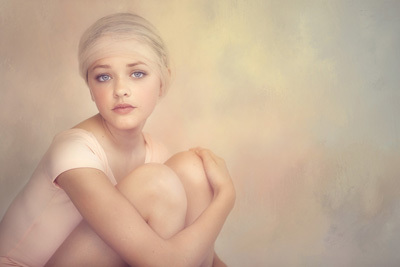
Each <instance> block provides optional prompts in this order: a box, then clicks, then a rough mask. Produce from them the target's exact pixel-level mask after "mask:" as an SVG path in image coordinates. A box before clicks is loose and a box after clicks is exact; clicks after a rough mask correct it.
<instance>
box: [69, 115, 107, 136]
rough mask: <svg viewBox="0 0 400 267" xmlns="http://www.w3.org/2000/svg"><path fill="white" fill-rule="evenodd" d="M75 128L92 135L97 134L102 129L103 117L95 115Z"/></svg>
mask: <svg viewBox="0 0 400 267" xmlns="http://www.w3.org/2000/svg"><path fill="white" fill-rule="evenodd" d="M73 128H77V129H83V130H86V131H88V132H91V133H96V132H98V131H99V130H100V129H101V117H100V115H99V114H97V115H94V116H92V117H90V118H88V119H86V120H84V121H82V122H80V123H78V124H77V125H75V126H74V127H73Z"/></svg>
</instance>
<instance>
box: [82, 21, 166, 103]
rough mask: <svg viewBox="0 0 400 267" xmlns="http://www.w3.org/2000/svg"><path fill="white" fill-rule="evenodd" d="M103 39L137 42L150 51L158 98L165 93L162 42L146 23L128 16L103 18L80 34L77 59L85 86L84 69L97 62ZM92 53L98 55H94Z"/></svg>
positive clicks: (164, 60) (113, 41) (164, 64)
mask: <svg viewBox="0 0 400 267" xmlns="http://www.w3.org/2000/svg"><path fill="white" fill-rule="evenodd" d="M104 38H108V40H111V43H112V44H118V43H120V42H123V41H138V42H140V43H141V44H144V45H146V46H147V47H148V48H150V51H151V52H152V54H154V63H155V64H156V66H157V68H158V70H157V71H158V72H159V75H160V79H161V83H162V89H161V90H162V91H161V95H162V96H163V95H165V94H166V91H167V89H168V86H169V82H170V73H169V69H170V66H169V58H168V53H167V50H166V47H165V45H164V42H163V40H162V39H161V37H160V35H159V34H158V32H157V30H156V29H155V28H154V26H153V25H152V24H150V22H148V21H147V20H145V19H144V18H142V17H140V16H138V15H134V14H130V13H117V14H113V15H109V16H106V17H103V18H101V19H99V20H97V21H96V22H95V23H94V24H93V25H92V26H90V27H89V28H88V29H87V30H86V31H85V32H84V33H83V35H82V37H81V39H80V42H79V53H78V60H79V71H80V74H81V76H82V77H83V79H85V81H86V83H87V82H88V77H87V74H88V68H89V67H90V66H91V65H92V64H93V63H94V62H95V61H96V60H98V59H100V58H99V54H100V55H101V54H102V52H103V50H104V49H105V47H104V46H101V45H99V43H100V42H99V41H100V40H104ZM109 44H110V42H109ZM133 44H134V43H133ZM96 51H97V52H99V51H100V53H97V54H96Z"/></svg>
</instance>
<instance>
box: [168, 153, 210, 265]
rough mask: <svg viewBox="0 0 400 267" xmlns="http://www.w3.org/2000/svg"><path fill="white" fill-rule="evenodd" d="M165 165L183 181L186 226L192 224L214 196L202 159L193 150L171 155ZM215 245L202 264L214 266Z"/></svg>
mask: <svg viewBox="0 0 400 267" xmlns="http://www.w3.org/2000/svg"><path fill="white" fill-rule="evenodd" d="M165 165H167V166H169V167H170V168H171V169H173V170H174V171H175V172H176V173H177V174H178V176H179V178H180V179H181V181H182V184H183V186H184V188H185V191H186V198H187V213H186V223H185V225H186V226H189V225H190V224H192V223H193V222H194V221H195V220H196V219H197V218H198V217H199V216H200V214H201V213H202V212H203V211H204V210H205V209H206V208H207V206H208V205H209V204H210V202H211V200H212V198H213V192H212V188H211V186H210V185H209V183H208V179H207V177H206V174H205V172H204V168H203V163H202V161H201V159H200V158H199V157H198V156H197V155H196V154H195V153H193V152H191V151H185V152H181V153H178V154H176V155H174V156H173V157H171V158H170V159H169V160H168V161H167V162H166V163H165ZM213 257H214V247H212V248H210V252H209V253H208V255H207V256H205V259H204V262H203V263H202V265H201V266H212V265H213Z"/></svg>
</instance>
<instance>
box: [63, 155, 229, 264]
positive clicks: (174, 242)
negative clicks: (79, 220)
mask: <svg viewBox="0 0 400 267" xmlns="http://www.w3.org/2000/svg"><path fill="white" fill-rule="evenodd" d="M196 154H197V155H198V156H199V157H200V159H201V162H202V163H203V167H204V171H205V174H206V176H207V178H208V181H209V183H210V185H211V187H212V189H213V199H212V201H211V203H210V205H209V206H208V207H207V208H206V209H205V210H204V212H203V213H202V214H201V215H200V216H199V217H198V218H197V219H196V220H195V221H194V222H193V223H191V224H190V225H189V226H187V227H186V228H184V229H183V230H181V231H179V232H178V233H176V234H175V235H173V236H172V237H170V238H162V237H160V236H159V235H158V234H157V233H155V231H154V230H153V229H152V228H151V227H150V225H149V224H148V222H146V220H145V219H144V218H143V216H142V215H141V214H140V213H139V211H138V210H137V209H136V208H135V207H134V206H133V205H132V203H131V202H130V201H129V200H128V199H127V198H126V197H125V196H124V195H123V194H121V192H120V191H119V190H118V189H117V188H115V187H114V186H112V185H111V183H110V182H109V181H108V179H107V177H106V176H105V175H104V174H103V173H102V172H100V171H97V170H95V169H76V170H71V171H68V172H65V173H63V174H62V175H60V176H59V177H58V178H57V182H58V184H59V185H60V186H61V187H62V188H63V189H64V190H65V192H66V193H67V194H68V195H69V197H70V198H71V200H72V202H73V203H74V205H75V206H76V207H77V209H78V210H79V212H80V213H81V214H82V216H83V218H84V219H85V221H86V222H87V223H88V225H89V226H90V227H91V229H93V230H94V232H95V233H96V234H97V235H98V236H99V237H100V238H101V239H102V240H103V241H104V242H105V243H106V244H107V245H108V246H110V247H111V248H112V249H113V250H114V251H115V252H116V253H117V254H118V255H119V256H120V257H122V259H123V260H124V261H125V262H126V263H128V264H129V265H134V266H196V265H199V264H200V263H201V262H202V260H203V259H204V255H206V254H207V252H208V251H209V250H210V247H212V246H213V243H214V242H215V240H216V238H217V236H218V234H219V232H220V230H221V228H222V226H223V224H224V222H225V220H226V218H227V216H228V214H229V212H230V211H231V209H232V207H233V204H234V200H235V191H234V187H233V184H232V181H231V179H230V176H229V172H228V170H227V168H226V166H225V163H224V161H223V160H222V159H220V158H219V157H217V156H215V155H214V154H213V153H212V152H210V151H208V150H204V149H197V150H196ZM83 177H84V179H83ZM215 261H216V262H218V257H216V258H215Z"/></svg>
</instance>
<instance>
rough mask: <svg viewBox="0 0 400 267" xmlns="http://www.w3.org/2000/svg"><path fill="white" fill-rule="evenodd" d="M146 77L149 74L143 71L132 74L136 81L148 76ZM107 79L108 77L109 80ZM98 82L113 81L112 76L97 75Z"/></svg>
mask: <svg viewBox="0 0 400 267" xmlns="http://www.w3.org/2000/svg"><path fill="white" fill-rule="evenodd" d="M136 75H139V76H140V77H137V76H136ZM146 75H147V73H145V72H143V71H134V72H133V73H132V74H131V77H133V78H135V79H141V78H143V77H144V76H146ZM105 77H107V78H106V79H104V78H105ZM96 80H97V81H98V82H107V81H109V80H111V76H110V75H108V74H100V75H97V76H96Z"/></svg>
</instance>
